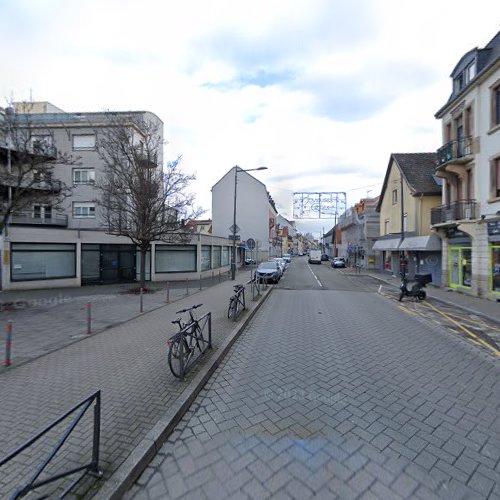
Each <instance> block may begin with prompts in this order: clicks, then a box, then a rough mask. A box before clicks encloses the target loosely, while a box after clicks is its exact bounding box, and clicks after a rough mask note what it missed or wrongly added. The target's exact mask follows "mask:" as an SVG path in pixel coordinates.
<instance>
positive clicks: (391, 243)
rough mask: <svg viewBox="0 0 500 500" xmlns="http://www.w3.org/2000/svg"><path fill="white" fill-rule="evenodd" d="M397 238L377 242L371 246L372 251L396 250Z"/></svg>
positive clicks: (397, 245) (398, 240)
mask: <svg viewBox="0 0 500 500" xmlns="http://www.w3.org/2000/svg"><path fill="white" fill-rule="evenodd" d="M399 242H400V239H399V238H390V239H387V240H378V241H376V242H375V243H374V245H373V250H397V249H398V247H399Z"/></svg>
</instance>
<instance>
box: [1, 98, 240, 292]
mask: <svg viewBox="0 0 500 500" xmlns="http://www.w3.org/2000/svg"><path fill="white" fill-rule="evenodd" d="M15 111H16V119H18V120H19V122H20V123H24V124H26V125H23V126H25V127H27V126H28V124H29V127H30V128H29V134H30V137H29V139H30V141H31V140H35V139H36V144H40V143H43V144H44V145H45V146H48V147H50V148H54V150H55V151H56V153H55V154H57V155H58V156H59V157H61V158H63V157H64V158H68V159H70V160H71V161H69V160H68V161H67V163H65V162H58V163H57V164H55V165H54V168H53V172H51V174H52V175H51V179H50V184H52V183H54V182H57V183H61V185H65V186H68V187H70V188H71V192H70V194H69V196H67V197H66V198H65V199H64V200H63V201H62V202H61V204H60V206H58V207H57V208H56V207H53V206H51V204H50V201H48V202H47V203H44V204H42V205H40V204H36V203H35V204H33V205H32V206H30V207H29V209H27V210H24V211H22V212H15V213H14V214H13V215H12V216H11V217H10V218H9V223H8V231H6V230H4V231H3V232H2V235H1V238H0V242H1V245H2V263H1V271H2V273H1V275H2V287H3V289H29V288H53V287H65V286H68V287H70V286H71V287H72V286H80V285H82V284H90V283H92V284H99V283H103V284H104V283H117V282H134V281H136V280H137V279H138V278H139V276H138V271H139V259H140V252H139V251H138V249H137V248H136V246H135V245H134V244H132V242H131V241H130V239H129V238H127V237H125V236H112V235H110V234H107V233H106V227H105V225H104V220H103V214H102V212H101V208H100V206H99V203H98V201H99V193H98V191H97V190H96V188H95V183H96V181H98V180H99V178H100V177H101V176H102V175H103V172H104V161H103V160H102V158H101V157H100V155H99V154H98V151H97V146H98V143H99V140H100V137H101V134H103V133H104V131H105V130H106V127H109V126H110V124H109V121H108V116H109V114H108V113H65V112H63V111H62V110H60V109H59V108H57V107H55V106H53V105H51V104H50V103H27V104H25V103H18V104H17V105H15ZM112 115H113V116H120V117H125V118H127V117H131V118H133V119H134V120H133V123H138V122H140V120H147V121H152V122H154V123H155V124H156V125H157V127H158V131H159V133H160V134H161V135H162V134H163V124H162V122H161V120H160V119H159V118H158V117H157V116H156V115H154V114H153V113H150V112H146V111H139V112H126V113H112ZM135 132H137V140H138V141H139V142H140V138H141V130H139V129H138V130H137V131H134V134H135ZM2 139H3V140H4V141H5V140H6V138H5V137H3V138H2ZM1 146H2V145H1V144H0V149H1ZM4 146H5V145H4ZM4 149H5V147H4ZM11 149H12V148H11V146H9V151H8V153H9V154H10V156H11V158H10V163H12V158H13V157H14V158H15V153H16V152H15V151H14V150H11ZM162 164H163V161H162V151H159V155H158V157H157V158H156V165H154V166H153V167H152V168H159V169H161V168H162ZM0 168H2V169H8V168H9V166H7V163H6V155H0ZM150 168H151V167H150ZM2 193H3V196H6V191H5V190H2ZM6 229H7V228H6ZM185 240H186V242H185V243H183V244H179V245H167V244H166V243H163V242H160V241H158V242H152V244H151V249H150V251H149V252H148V255H147V260H146V279H148V280H152V281H159V280H180V279H186V278H191V279H195V278H199V277H200V275H202V276H209V275H211V274H212V272H218V271H226V270H227V269H229V250H230V242H229V241H228V240H227V239H224V238H217V237H214V236H211V235H209V234H206V235H205V234H196V235H192V236H190V235H187V236H186V239H185Z"/></svg>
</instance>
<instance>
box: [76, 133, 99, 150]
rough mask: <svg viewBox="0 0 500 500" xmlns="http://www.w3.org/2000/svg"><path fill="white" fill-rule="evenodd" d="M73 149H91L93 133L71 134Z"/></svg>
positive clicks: (93, 141) (93, 142) (93, 140)
mask: <svg viewBox="0 0 500 500" xmlns="http://www.w3.org/2000/svg"><path fill="white" fill-rule="evenodd" d="M73 149H74V150H93V149H95V134H82V135H74V136H73Z"/></svg>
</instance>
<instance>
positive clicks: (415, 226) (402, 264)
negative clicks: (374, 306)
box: [373, 153, 441, 285]
mask: <svg viewBox="0 0 500 500" xmlns="http://www.w3.org/2000/svg"><path fill="white" fill-rule="evenodd" d="M435 168H436V161H435V154H434V153H394V154H392V155H391V157H390V159H389V164H388V166H387V170H386V175H385V178H384V183H383V186H382V192H381V194H380V198H379V201H378V204H377V211H378V212H379V214H380V223H379V229H380V236H379V238H378V240H377V241H376V243H375V244H374V245H373V250H374V251H377V252H380V253H379V255H380V259H379V262H380V266H379V267H380V270H382V271H384V272H388V273H391V274H394V275H396V276H397V275H398V274H399V273H400V272H405V273H407V274H409V275H410V277H411V276H413V275H414V274H415V273H430V274H432V280H433V283H434V284H436V285H440V284H441V241H440V239H439V238H438V237H437V236H436V235H435V234H433V232H432V231H431V210H432V209H433V208H434V207H437V206H439V204H440V203H441V180H440V179H439V178H437V177H436V176H435V175H434V172H435Z"/></svg>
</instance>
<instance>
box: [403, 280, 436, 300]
mask: <svg viewBox="0 0 500 500" xmlns="http://www.w3.org/2000/svg"><path fill="white" fill-rule="evenodd" d="M399 275H400V276H401V285H400V286H399V302H401V301H402V300H403V297H415V298H416V299H417V300H425V298H426V297H427V293H425V290H423V288H425V285H426V284H427V283H432V274H415V283H414V284H413V285H412V287H411V288H408V280H407V278H406V274H405V273H399Z"/></svg>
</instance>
